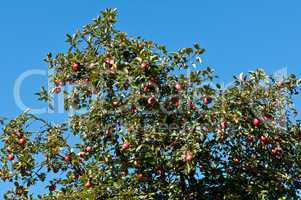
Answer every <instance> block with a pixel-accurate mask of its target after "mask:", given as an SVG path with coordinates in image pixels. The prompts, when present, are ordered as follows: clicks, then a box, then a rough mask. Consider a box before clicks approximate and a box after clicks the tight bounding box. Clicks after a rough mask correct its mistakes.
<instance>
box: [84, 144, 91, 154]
mask: <svg viewBox="0 0 301 200" xmlns="http://www.w3.org/2000/svg"><path fill="white" fill-rule="evenodd" d="M85 150H86V152H88V153H90V152H92V150H93V148H92V147H90V146H87V147H86V149H85Z"/></svg>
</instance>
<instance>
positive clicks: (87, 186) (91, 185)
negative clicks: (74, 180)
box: [85, 181, 93, 188]
mask: <svg viewBox="0 0 301 200" xmlns="http://www.w3.org/2000/svg"><path fill="white" fill-rule="evenodd" d="M85 187H86V188H92V187H93V184H92V182H91V181H87V182H86V184H85Z"/></svg>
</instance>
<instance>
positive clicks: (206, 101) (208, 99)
mask: <svg viewBox="0 0 301 200" xmlns="http://www.w3.org/2000/svg"><path fill="white" fill-rule="evenodd" d="M211 102H212V98H211V97H205V98H204V104H205V105H208V104H210V103H211Z"/></svg>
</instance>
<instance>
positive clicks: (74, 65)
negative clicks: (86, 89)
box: [71, 63, 80, 72]
mask: <svg viewBox="0 0 301 200" xmlns="http://www.w3.org/2000/svg"><path fill="white" fill-rule="evenodd" d="M71 67H72V71H74V72H77V71H79V69H80V64H79V63H73V64H72V66H71Z"/></svg>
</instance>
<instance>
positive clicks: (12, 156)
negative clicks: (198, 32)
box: [7, 153, 15, 160]
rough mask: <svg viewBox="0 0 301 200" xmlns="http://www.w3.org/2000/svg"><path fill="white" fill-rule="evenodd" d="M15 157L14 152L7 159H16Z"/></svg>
mask: <svg viewBox="0 0 301 200" xmlns="http://www.w3.org/2000/svg"><path fill="white" fill-rule="evenodd" d="M14 159H15V156H14V154H12V153H10V154H8V156H7V160H14Z"/></svg>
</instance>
